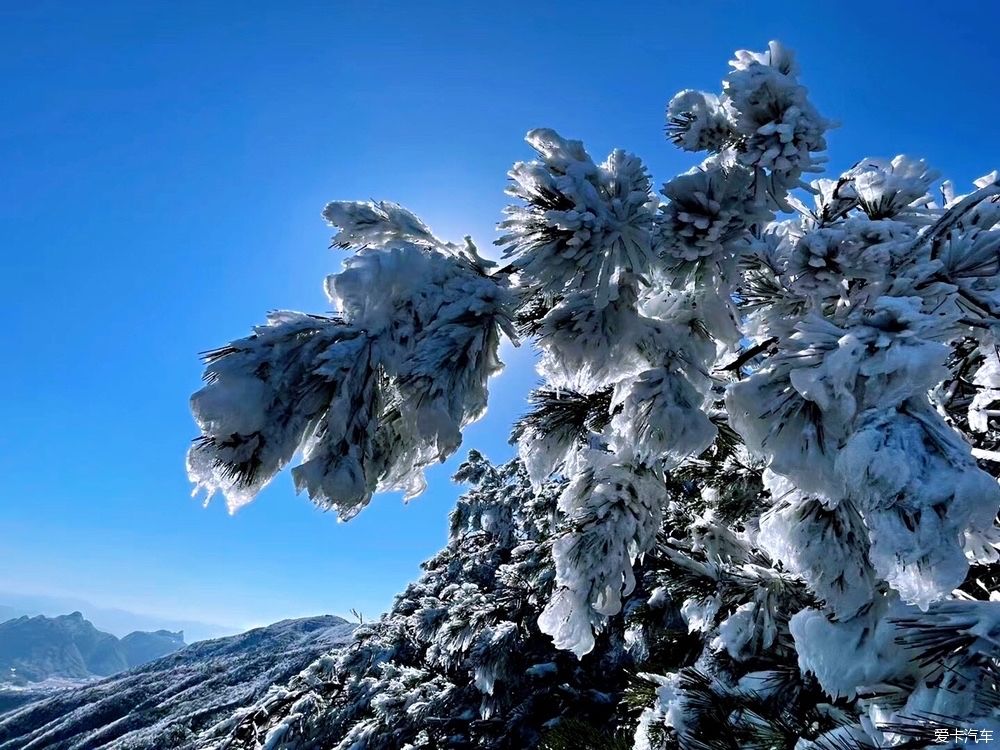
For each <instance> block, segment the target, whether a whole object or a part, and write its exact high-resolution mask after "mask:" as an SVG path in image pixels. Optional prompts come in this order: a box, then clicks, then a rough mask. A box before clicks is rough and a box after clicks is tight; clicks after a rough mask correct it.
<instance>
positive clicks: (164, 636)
mask: <svg viewBox="0 0 1000 750" xmlns="http://www.w3.org/2000/svg"><path fill="white" fill-rule="evenodd" d="M185 645H187V644H185V643H184V631H183V630H179V631H177V632H176V633H172V632H170V631H169V630H157V631H155V632H152V633H144V632H141V631H137V632H135V633H129V634H128V635H127V636H125V637H124V638H122V639H121V647H122V651H124V652H125V660H126V661H127V662H128V665H129V667H138V666H140V665H142V664H145V663H147V662H151V661H153V660H154V659H159V658H160V657H161V656H166V655H167V654H172V653H173V652H174V651H178V650H180V649H182V648H184V646H185Z"/></svg>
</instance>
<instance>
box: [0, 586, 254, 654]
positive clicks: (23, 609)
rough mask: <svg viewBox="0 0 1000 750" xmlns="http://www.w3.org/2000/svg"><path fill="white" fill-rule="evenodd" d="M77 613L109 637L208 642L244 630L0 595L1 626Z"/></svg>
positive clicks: (62, 599)
mask: <svg viewBox="0 0 1000 750" xmlns="http://www.w3.org/2000/svg"><path fill="white" fill-rule="evenodd" d="M73 611H80V612H83V613H84V616H85V617H86V618H87V619H88V620H90V621H91V622H92V623H94V626H95V627H96V628H97V629H98V630H103V631H104V632H106V633H111V634H112V635H116V636H118V637H119V638H122V637H124V636H125V635H127V634H128V633H131V632H133V631H137V630H139V631H149V630H156V629H157V628H167V629H169V630H175V631H176V630H183V631H184V635H185V636H186V638H187V641H188V642H189V643H195V642H196V641H204V640H207V639H209V638H222V637H223V636H227V635H235V634H236V633H240V632H242V631H244V630H246V628H245V627H239V626H235V625H223V624H219V623H210V622H202V621H199V620H182V619H175V618H170V617H164V616H163V615H156V614H152V615H151V614H144V613H141V612H133V611H131V610H126V609H117V608H114V607H104V606H100V605H98V604H94V603H93V602H90V601H86V600H85V599H80V598H78V597H68V596H55V595H49V594H22V593H18V592H15V591H0V622H3V621H4V620H9V619H11V618H14V617H20V616H21V615H47V616H49V617H55V616H56V615H61V614H64V613H66V612H73Z"/></svg>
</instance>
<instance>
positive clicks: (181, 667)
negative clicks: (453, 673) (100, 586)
mask: <svg viewBox="0 0 1000 750" xmlns="http://www.w3.org/2000/svg"><path fill="white" fill-rule="evenodd" d="M81 619H82V618H81ZM354 628H355V626H354V625H353V624H351V623H348V622H347V621H346V620H343V619H341V618H339V617H333V616H324V617H311V618H306V619H301V620H285V621H283V622H279V623H275V624H274V625H270V626H268V627H266V628H258V629H256V630H251V631H248V632H246V633H243V634H241V635H236V636H231V637H229V638H220V639H217V640H213V641H202V642H199V643H195V644H194V645H191V646H188V647H187V648H184V649H182V650H180V651H177V652H175V653H172V654H170V655H168V656H165V657H163V658H160V659H157V660H156V661H153V662H150V663H149V664H146V665H144V666H141V667H138V668H136V669H131V670H129V671H127V672H125V673H122V674H119V675H116V676H114V677H110V678H108V679H104V680H100V681H98V682H93V683H90V684H87V685H84V686H82V687H77V688H73V689H62V690H57V691H55V692H52V693H50V694H49V695H47V696H44V697H41V698H38V699H36V700H33V701H31V702H29V703H26V704H24V705H20V706H18V707H16V708H9V709H8V710H7V712H6V713H0V750H135V749H136V748H164V750H166V749H167V748H169V750H196V748H198V747H200V744H199V736H200V735H202V734H203V733H205V732H207V731H208V730H209V729H211V728H212V727H215V726H216V725H217V724H219V722H224V721H226V720H228V719H230V718H231V716H232V715H233V712H234V711H235V710H236V709H238V708H241V707H244V706H248V705H253V704H254V703H255V702H256V701H257V700H258V699H259V698H261V697H262V696H263V695H264V693H265V692H266V691H267V690H268V688H269V687H271V686H272V685H275V684H279V685H280V684H283V683H284V682H285V681H287V680H288V679H289V678H290V677H292V676H293V675H295V674H297V673H298V672H300V671H302V670H303V669H304V668H305V667H306V666H308V665H309V664H310V663H312V662H313V661H314V660H315V659H316V658H317V657H318V656H320V655H322V654H324V653H327V652H329V651H332V650H334V649H336V648H340V647H342V646H344V645H346V644H347V643H349V642H350V640H351V637H352V634H353V632H354ZM2 638H3V636H2V635H0V643H2ZM2 697H3V694H2V692H0V699H2ZM33 697H36V698H37V696H33ZM2 711H3V708H2V705H0V712H2Z"/></svg>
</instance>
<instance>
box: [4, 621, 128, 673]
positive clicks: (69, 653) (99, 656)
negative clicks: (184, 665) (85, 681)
mask: <svg viewBox="0 0 1000 750" xmlns="http://www.w3.org/2000/svg"><path fill="white" fill-rule="evenodd" d="M128 666H129V664H128V660H127V659H126V657H125V652H124V651H123V650H122V647H121V643H120V642H119V641H118V639H117V638H115V637H114V636H113V635H111V634H110V633H103V632H101V631H100V630H98V629H97V628H95V627H94V626H93V625H92V624H91V623H90V622H88V621H87V620H85V619H83V615H82V614H80V613H79V612H74V613H73V614H71V615H62V616H60V617H44V616H42V615H39V616H37V617H28V616H27V615H25V616H24V617H19V618H17V619H16V620H8V621H7V622H4V623H0V675H3V679H5V681H9V682H13V683H15V684H24V683H25V682H40V681H42V680H46V679H49V678H50V677H68V678H85V677H93V676H95V675H97V676H107V675H112V674H114V673H115V672H121V671H123V670H125V669H128Z"/></svg>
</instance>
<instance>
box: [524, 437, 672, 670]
mask: <svg viewBox="0 0 1000 750" xmlns="http://www.w3.org/2000/svg"><path fill="white" fill-rule="evenodd" d="M596 464H597V465H596V467H594V468H588V469H586V470H584V471H582V472H581V473H579V474H578V475H577V476H576V478H575V479H574V480H573V481H572V482H571V483H570V484H569V485H568V486H567V487H566V489H565V490H563V493H562V494H561V495H560V496H559V510H560V511H562V513H563V514H565V516H566V517H567V519H568V524H569V529H570V530H569V532H568V533H566V534H564V535H561V536H559V537H557V538H556V539H555V541H554V542H553V545H552V556H553V558H554V560H555V564H556V591H555V593H554V594H553V596H552V599H551V600H550V601H549V603H548V604H547V605H546V607H545V610H544V611H543V612H542V614H541V617H539V620H538V624H539V627H540V628H541V629H542V631H543V632H545V633H548V634H550V635H551V636H552V638H553V640H554V642H555V644H556V647H557V648H566V649H569V650H571V651H573V652H574V653H575V654H576V655H577V656H583V655H584V654H586V653H588V652H589V651H590V650H591V649H593V647H594V636H593V631H594V630H595V629H600V628H601V627H602V626H603V624H604V622H605V621H606V618H607V616H608V615H614V614H617V613H618V612H619V611H620V610H621V604H622V597H623V596H627V595H629V594H630V593H632V590H633V589H634V588H635V574H634V572H633V570H632V564H633V563H634V562H635V559H636V557H637V556H639V555H640V554H642V553H643V552H645V551H646V550H648V549H649V547H650V546H651V545H652V543H653V539H654V538H655V535H656V531H657V529H658V528H659V525H660V514H661V512H662V511H661V503H662V496H663V485H662V484H661V483H660V482H659V481H657V479H656V476H655V474H653V473H652V472H650V471H649V470H648V469H646V468H644V467H641V466H630V465H624V464H620V463H612V462H610V461H609V460H608V459H606V458H605V457H603V456H602V457H599V458H597V459H596Z"/></svg>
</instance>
